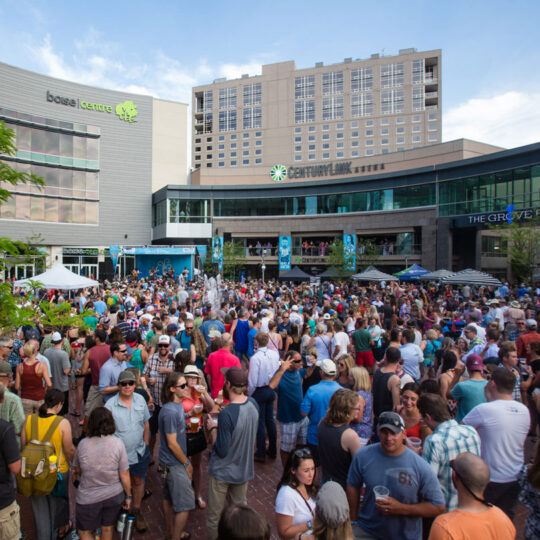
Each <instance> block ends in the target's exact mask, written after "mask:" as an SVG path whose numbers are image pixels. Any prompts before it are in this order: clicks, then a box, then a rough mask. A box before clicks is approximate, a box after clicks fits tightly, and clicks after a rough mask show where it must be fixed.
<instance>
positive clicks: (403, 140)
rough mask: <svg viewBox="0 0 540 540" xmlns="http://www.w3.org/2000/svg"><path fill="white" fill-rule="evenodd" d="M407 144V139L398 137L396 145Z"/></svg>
mask: <svg viewBox="0 0 540 540" xmlns="http://www.w3.org/2000/svg"><path fill="white" fill-rule="evenodd" d="M404 142H405V137H397V139H396V143H397V144H403V143H404Z"/></svg>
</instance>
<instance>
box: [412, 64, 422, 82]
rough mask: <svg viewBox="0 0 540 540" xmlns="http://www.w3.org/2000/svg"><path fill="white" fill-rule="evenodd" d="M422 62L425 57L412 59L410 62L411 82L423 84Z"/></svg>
mask: <svg viewBox="0 0 540 540" xmlns="http://www.w3.org/2000/svg"><path fill="white" fill-rule="evenodd" d="M424 62H425V59H424V58H421V59H420V60H413V62H412V83H413V84H423V83H424Z"/></svg>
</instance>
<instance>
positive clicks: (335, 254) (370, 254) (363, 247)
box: [326, 237, 379, 277]
mask: <svg viewBox="0 0 540 540" xmlns="http://www.w3.org/2000/svg"><path fill="white" fill-rule="evenodd" d="M378 258H379V251H378V249H377V246H376V245H375V244H373V242H372V241H371V240H366V239H364V238H361V237H358V238H357V243H356V268H357V269H359V270H360V271H361V270H364V269H365V268H367V267H368V266H369V265H370V264H375V263H376V261H377V259H378ZM326 262H327V263H328V264H329V265H330V266H334V267H335V268H336V269H337V270H338V271H340V272H341V277H347V276H350V275H351V274H353V273H354V272H352V271H345V270H344V268H347V266H349V265H348V264H347V259H346V257H345V253H344V251H343V240H342V239H341V238H338V239H336V240H334V241H333V242H332V243H331V244H330V247H329V252H328V256H327V258H326Z"/></svg>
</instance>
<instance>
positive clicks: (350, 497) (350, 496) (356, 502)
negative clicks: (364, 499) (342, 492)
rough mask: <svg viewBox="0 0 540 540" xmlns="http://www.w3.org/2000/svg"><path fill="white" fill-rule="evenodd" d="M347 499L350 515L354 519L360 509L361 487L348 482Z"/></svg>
mask: <svg viewBox="0 0 540 540" xmlns="http://www.w3.org/2000/svg"><path fill="white" fill-rule="evenodd" d="M347 501H349V516H350V518H351V519H352V520H353V521H354V520H356V519H357V516H358V512H359V510H360V489H359V488H357V487H354V486H351V485H350V484H347Z"/></svg>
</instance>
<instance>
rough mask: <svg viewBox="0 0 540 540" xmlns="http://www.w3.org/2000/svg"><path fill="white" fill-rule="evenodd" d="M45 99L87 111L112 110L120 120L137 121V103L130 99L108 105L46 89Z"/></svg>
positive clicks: (101, 111)
mask: <svg viewBox="0 0 540 540" xmlns="http://www.w3.org/2000/svg"><path fill="white" fill-rule="evenodd" d="M46 99H47V101H48V102H49V103H57V104H58V105H64V106H66V107H74V108H76V109H85V110H87V111H96V112H100V113H105V114H112V113H113V111H114V114H116V116H118V118H119V119H120V120H122V121H123V122H128V123H130V124H132V123H134V122H137V115H138V114H139V112H138V110H137V105H135V103H133V101H132V100H130V99H128V100H126V101H124V102H123V103H118V104H117V105H108V104H105V103H94V102H93V101H88V100H84V99H80V98H77V99H75V98H71V97H64V96H59V95H54V94H53V93H51V92H50V91H49V90H47V94H46Z"/></svg>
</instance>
